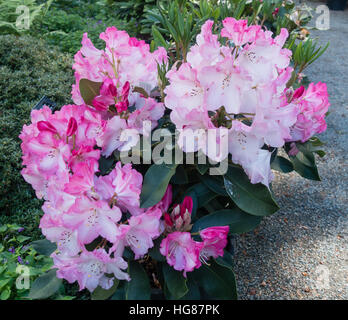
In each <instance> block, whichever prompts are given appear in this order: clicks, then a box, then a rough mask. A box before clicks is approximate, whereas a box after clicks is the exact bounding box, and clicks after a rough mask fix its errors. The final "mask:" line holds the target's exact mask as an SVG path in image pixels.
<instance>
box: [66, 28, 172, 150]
mask: <svg viewBox="0 0 348 320" xmlns="http://www.w3.org/2000/svg"><path fill="white" fill-rule="evenodd" d="M100 38H101V39H102V40H104V41H105V45H106V47H105V50H98V49H96V48H95V47H94V46H93V44H92V42H91V41H90V40H89V38H88V36H87V34H84V36H83V40H82V48H81V50H80V51H79V52H78V53H77V54H76V55H75V63H74V65H73V69H74V70H75V78H76V84H75V85H74V86H73V91H72V95H73V100H74V102H75V103H76V104H79V105H80V104H83V103H84V102H83V99H82V97H81V94H80V88H79V84H80V80H81V79H88V80H91V81H94V82H100V83H101V87H100V92H99V95H98V96H96V97H94V99H93V101H92V103H91V106H92V107H93V108H94V109H95V110H96V111H97V112H99V113H100V114H101V115H102V116H103V119H104V120H105V121H106V122H107V124H106V130H105V131H104V132H103V135H102V137H101V139H100V140H99V141H98V146H100V147H102V154H103V155H105V156H107V157H108V156H109V155H110V154H111V153H112V152H113V151H114V150H116V149H119V150H121V151H127V150H129V149H130V148H131V147H133V146H134V145H136V143H137V142H138V140H139V138H138V137H137V136H136V135H135V130H137V131H138V134H142V132H141V130H142V125H141V124H140V122H141V121H142V120H144V119H147V120H150V121H151V122H152V124H153V128H152V129H154V128H155V127H156V126H157V120H158V119H160V118H161V117H162V116H163V113H164V106H163V104H162V103H158V102H157V101H155V100H154V99H152V98H150V97H149V95H150V93H151V91H152V90H153V89H154V88H155V87H156V86H157V83H158V79H157V78H158V75H157V63H162V62H164V63H167V59H168V58H167V54H166V51H165V49H164V48H158V49H157V50H156V51H155V52H153V53H151V52H150V46H149V45H148V44H147V43H145V42H144V41H142V40H141V41H139V40H137V39H136V38H131V37H129V35H128V34H127V33H126V32H125V31H121V30H118V29H117V28H115V27H110V28H107V29H106V31H105V32H103V33H101V35H100ZM136 88H138V89H139V88H140V89H141V90H143V91H144V92H146V93H147V94H146V96H144V95H142V94H140V93H139V90H136ZM110 107H113V109H111V108H110ZM130 107H132V108H130ZM131 109H132V110H131ZM115 111H116V114H115ZM133 113H134V114H133ZM128 129H129V130H133V129H135V130H133V131H131V132H132V133H133V135H132V137H133V138H132V141H131V142H130V143H125V142H124V141H122V140H121V139H120V138H121V137H122V136H121V131H122V130H128Z"/></svg>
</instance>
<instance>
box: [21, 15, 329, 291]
mask: <svg viewBox="0 0 348 320" xmlns="http://www.w3.org/2000/svg"><path fill="white" fill-rule="evenodd" d="M212 29H213V22H212V21H210V20H208V21H207V22H205V24H204V25H203V27H202V29H201V33H200V34H199V35H198V36H197V41H196V44H194V45H193V46H192V47H191V49H190V50H189V51H188V54H187V59H185V60H184V61H178V62H177V63H174V64H173V65H172V66H171V67H169V62H168V57H167V52H166V50H165V49H164V48H161V47H160V48H159V49H157V50H156V51H154V52H151V51H150V47H149V45H148V44H146V43H145V42H144V41H139V40H137V39H135V38H131V37H129V35H128V34H127V33H126V32H125V31H120V30H117V29H116V28H115V27H111V28H107V29H106V31H105V32H104V33H102V34H101V35H100V38H101V39H103V40H104V41H105V49H104V50H99V49H97V48H95V47H94V46H93V44H92V42H91V41H90V40H89V38H88V37H87V34H85V35H84V36H83V40H82V48H81V50H80V51H79V52H78V53H77V54H76V55H75V63H74V65H73V69H74V70H75V78H76V84H75V85H73V90H72V97H73V101H74V103H75V105H66V106H63V107H62V108H61V109H60V110H59V111H56V112H54V113H52V111H51V110H50V109H49V108H48V107H44V108H43V109H41V110H33V111H32V113H31V124H30V125H25V126H24V127H23V131H22V133H21V135H20V138H21V140H22V151H23V165H24V168H23V170H22V175H23V177H24V179H25V180H26V181H27V182H28V183H30V184H31V185H32V187H33V188H34V190H35V192H36V195H37V197H38V198H39V199H43V200H44V204H43V207H42V208H43V212H44V215H43V217H42V219H41V223H40V228H41V230H42V233H43V234H44V235H45V236H46V238H47V239H48V240H50V241H51V242H54V243H56V245H57V250H56V251H55V252H54V253H53V254H52V258H53V260H54V268H57V276H58V277H59V278H64V279H66V280H67V281H69V282H71V283H72V282H75V281H77V282H78V284H79V286H80V289H81V290H82V289H84V288H87V289H88V290H89V291H94V290H95V289H96V288H97V287H101V288H103V289H110V288H111V287H112V286H113V285H114V284H115V281H119V280H126V281H128V282H129V281H131V280H132V279H131V275H130V272H129V261H130V259H133V260H140V261H143V260H144V259H146V258H147V257H148V255H149V250H150V249H156V248H155V241H156V239H157V241H158V240H159V245H158V247H157V249H156V250H157V251H158V254H159V255H162V256H163V257H164V260H165V261H166V263H167V265H169V266H171V267H172V268H173V269H174V270H176V271H179V272H182V273H183V275H184V277H187V276H188V274H189V273H193V272H194V271H195V270H197V269H200V268H201V267H202V266H203V265H205V266H209V265H210V261H211V260H213V259H219V257H223V256H224V252H225V251H224V249H225V248H226V246H227V243H228V235H229V233H230V232H231V230H230V226H231V224H230V223H229V222H226V223H221V222H219V223H216V224H214V223H213V224H208V225H206V226H204V227H201V228H198V227H197V228H198V229H197V228H196V229H195V227H194V223H195V221H196V220H197V217H196V211H197V205H196V200H197V199H196V198H197V197H196V196H197V194H196V193H193V194H194V195H186V196H185V195H184V196H182V197H181V198H180V197H179V198H178V197H177V192H176V195H175V197H174V191H173V186H172V183H171V184H169V180H166V183H163V184H161V183H160V181H162V180H161V179H162V178H161V177H160V176H158V177H155V179H158V185H160V187H161V188H162V189H163V192H162V191H160V192H157V191H156V190H150V191H151V192H152V193H153V194H154V195H156V196H157V198H156V199H157V200H156V201H154V202H153V203H151V205H148V206H146V207H144V206H142V205H141V201H140V200H141V194H142V192H143V191H142V189H143V188H144V186H145V184H146V183H147V181H146V179H147V173H146V174H145V178H143V173H144V172H145V171H144V169H143V167H142V168H141V169H139V171H138V170H137V169H136V167H135V166H134V165H132V164H130V163H128V164H124V165H123V164H122V163H121V161H114V168H110V170H109V171H108V172H106V173H105V172H102V170H101V168H100V160H101V158H102V157H104V158H108V157H109V158H110V159H112V156H113V154H114V151H115V150H119V151H128V150H131V149H132V147H134V146H135V145H136V144H137V143H138V142H139V135H143V136H149V135H150V134H151V131H152V130H154V129H155V128H156V126H158V124H159V121H160V120H161V119H163V118H164V117H165V112H166V111H167V115H168V114H169V113H170V121H171V122H172V124H173V125H174V127H176V129H177V130H178V131H179V133H180V135H179V139H178V144H179V146H180V147H181V148H182V149H183V150H184V151H185V152H196V151H202V152H203V153H204V154H206V155H207V156H208V157H209V158H210V159H212V160H215V161H217V162H219V161H222V160H224V159H225V158H227V157H229V156H230V157H231V161H233V163H234V164H235V165H237V166H238V165H239V166H241V167H242V168H243V170H244V171H245V173H246V174H247V176H248V178H249V180H250V182H251V183H252V184H258V185H259V184H260V183H261V184H263V185H264V186H266V190H267V191H266V192H269V189H268V186H269V183H270V182H271V180H272V178H273V175H272V172H271V157H272V152H273V150H274V149H275V148H280V147H283V146H285V145H288V146H290V145H291V146H292V149H291V150H290V151H289V155H290V154H291V155H293V156H296V154H297V153H298V152H299V150H298V149H297V145H296V143H298V142H300V143H305V142H306V141H308V140H309V139H311V138H312V137H313V136H314V135H315V134H317V133H320V132H322V131H324V130H325V129H326V123H325V114H326V113H327V110H328V107H329V102H328V94H327V90H326V85H325V84H322V83H318V84H313V83H311V84H310V85H309V87H308V89H305V88H304V87H303V86H301V87H299V88H298V89H296V90H294V89H293V88H292V86H287V84H288V83H289V81H290V79H291V77H292V74H293V68H292V67H291V66H290V59H291V55H292V52H291V51H290V50H289V49H285V48H283V47H284V44H285V41H286V40H287V37H288V32H287V30H286V29H281V31H280V33H279V35H278V36H274V35H273V34H272V32H270V31H266V30H264V29H262V28H261V26H259V25H251V26H248V24H247V21H246V20H239V21H238V20H235V19H234V18H226V19H225V20H224V21H223V28H222V30H221V32H220V34H214V33H213V31H212ZM160 65H162V66H163V65H164V66H166V67H168V68H170V70H168V72H167V74H166V76H167V79H168V81H169V84H168V86H167V87H165V88H163V89H164V90H162V91H163V92H164V94H165V97H163V98H164V99H161V101H159V100H160V99H158V98H156V96H155V95H154V94H153V93H154V91H156V89H157V86H158V84H159V80H158V78H159V74H158V73H159V70H160V68H159V66H160ZM144 120H147V121H150V123H151V127H150V129H148V130H144V129H143V121H144ZM195 130H198V132H199V133H198V135H194V136H193V135H192V132H194V133H195ZM208 130H215V131H216V132H217V135H215V136H213V137H212V136H211V135H209V134H208V133H207V132H208ZM125 136H127V137H128V138H129V137H131V139H130V140H129V139H128V140H127V139H125V138H124V137H125ZM224 139H226V141H227V144H226V145H225V144H223V143H222V141H223V140H224ZM211 145H213V146H214V147H215V148H213V149H214V150H213V151H211V150H210V148H209V146H211ZM148 172H149V171H148ZM171 175H173V173H172V174H171ZM143 180H144V181H143ZM156 185H157V184H156V183H155V186H156ZM202 186H203V185H200V187H202ZM162 189H161V190H162ZM179 189H180V188H179ZM222 194H223V193H222ZM220 195H221V193H220ZM175 199H179V200H178V201H177V200H175ZM232 199H233V198H232ZM178 203H179V204H178ZM236 203H237V206H239V207H240V208H241V209H243V210H245V211H246V212H247V213H251V214H253V212H252V210H251V211H248V209H245V206H243V205H240V203H239V202H238V199H237V200H236ZM224 207H226V205H224ZM238 214H240V215H243V214H244V213H240V212H238ZM243 217H244V219H252V217H251V216H250V215H248V214H244V215H243ZM257 218H258V217H257ZM203 219H204V217H203ZM223 221H227V220H223ZM228 221H229V220H228ZM205 223H206V221H205ZM231 223H232V222H231ZM193 229H195V230H194V231H195V232H193ZM130 256H131V258H129V257H130Z"/></svg>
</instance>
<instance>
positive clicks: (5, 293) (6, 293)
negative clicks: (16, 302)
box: [0, 287, 11, 300]
mask: <svg viewBox="0 0 348 320" xmlns="http://www.w3.org/2000/svg"><path fill="white" fill-rule="evenodd" d="M10 295H11V289H10V288H9V287H7V288H5V290H3V291H2V292H1V295H0V300H7V299H8V298H9V297H10Z"/></svg>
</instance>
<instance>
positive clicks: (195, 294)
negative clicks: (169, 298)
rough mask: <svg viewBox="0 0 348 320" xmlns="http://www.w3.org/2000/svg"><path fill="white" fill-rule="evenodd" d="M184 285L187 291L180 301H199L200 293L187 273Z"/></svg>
mask: <svg viewBox="0 0 348 320" xmlns="http://www.w3.org/2000/svg"><path fill="white" fill-rule="evenodd" d="M186 284H187V288H188V291H187V293H186V294H185V295H184V296H183V297H182V298H180V300H200V299H201V293H200V291H199V286H198V284H197V282H196V281H195V280H194V279H193V278H192V276H191V275H190V274H189V273H188V275H187V282H186Z"/></svg>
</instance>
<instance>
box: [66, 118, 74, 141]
mask: <svg viewBox="0 0 348 320" xmlns="http://www.w3.org/2000/svg"><path fill="white" fill-rule="evenodd" d="M76 130H77V122H76V119H75V118H73V117H71V118H70V120H69V123H68V129H67V131H66V135H67V136H68V137H71V136H72V135H73V134H75V132H76Z"/></svg>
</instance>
